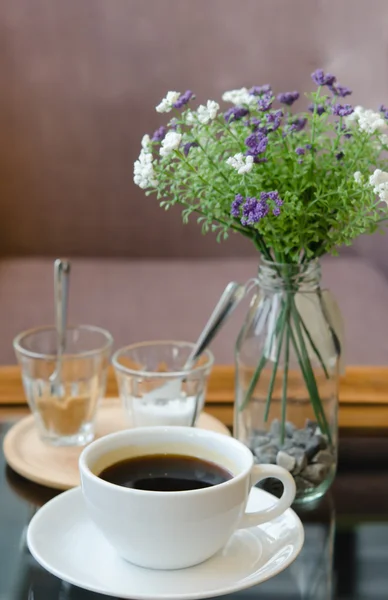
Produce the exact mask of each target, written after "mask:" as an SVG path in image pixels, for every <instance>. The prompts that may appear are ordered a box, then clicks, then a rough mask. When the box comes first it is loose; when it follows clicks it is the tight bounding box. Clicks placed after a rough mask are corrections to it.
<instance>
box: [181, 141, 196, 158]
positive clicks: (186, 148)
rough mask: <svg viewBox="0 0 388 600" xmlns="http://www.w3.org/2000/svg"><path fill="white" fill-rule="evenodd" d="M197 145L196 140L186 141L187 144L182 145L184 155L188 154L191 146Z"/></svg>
mask: <svg viewBox="0 0 388 600" xmlns="http://www.w3.org/2000/svg"><path fill="white" fill-rule="evenodd" d="M197 146H198V142H187V144H184V146H183V154H184V155H185V156H187V155H188V153H189V152H190V149H191V148H196V147H197Z"/></svg>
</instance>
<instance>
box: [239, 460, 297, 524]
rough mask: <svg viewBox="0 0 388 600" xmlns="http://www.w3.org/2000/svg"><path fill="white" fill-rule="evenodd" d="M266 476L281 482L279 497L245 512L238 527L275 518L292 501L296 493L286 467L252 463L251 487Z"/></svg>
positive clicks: (293, 482)
mask: <svg viewBox="0 0 388 600" xmlns="http://www.w3.org/2000/svg"><path fill="white" fill-rule="evenodd" d="M267 477H274V478H276V479H279V481H281V482H282V484H283V486H284V490H283V494H282V496H281V498H280V499H279V500H277V502H276V503H275V504H274V505H272V506H270V507H268V508H264V509H263V510H258V511H255V512H250V513H247V512H246V513H245V514H244V515H243V516H242V518H241V521H240V523H239V525H238V528H239V529H245V528H247V527H256V525H261V524H262V523H266V522H267V521H271V520H272V519H276V517H279V516H280V515H281V514H283V513H284V511H285V510H286V509H287V508H289V507H290V506H291V504H292V503H293V501H294V498H295V493H296V487H295V481H294V478H293V477H292V475H290V473H289V472H288V471H286V469H283V467H278V466H277V465H253V467H252V470H251V481H250V484H251V488H252V486H254V485H255V484H256V483H259V481H262V480H263V479H267Z"/></svg>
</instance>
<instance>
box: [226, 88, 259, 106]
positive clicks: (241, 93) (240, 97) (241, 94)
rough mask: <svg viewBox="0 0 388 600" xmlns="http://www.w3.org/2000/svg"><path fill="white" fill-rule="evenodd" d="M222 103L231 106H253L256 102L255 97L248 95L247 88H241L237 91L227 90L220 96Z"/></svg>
mask: <svg viewBox="0 0 388 600" xmlns="http://www.w3.org/2000/svg"><path fill="white" fill-rule="evenodd" d="M222 99H223V101H224V102H231V103H232V104H236V105H240V104H255V103H256V102H257V98H256V96H253V95H252V94H250V93H249V91H248V90H247V88H245V87H243V88H241V89H239V90H229V92H225V93H224V94H222Z"/></svg>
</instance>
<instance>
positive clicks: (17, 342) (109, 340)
mask: <svg viewBox="0 0 388 600" xmlns="http://www.w3.org/2000/svg"><path fill="white" fill-rule="evenodd" d="M76 329H79V330H81V331H89V332H93V333H100V334H101V335H102V336H104V337H105V343H104V344H103V345H101V346H99V347H98V348H94V349H92V350H84V351H82V352H75V353H74V352H73V353H71V354H69V353H66V352H65V353H64V354H63V356H62V357H61V360H62V361H66V360H73V359H74V358H88V357H91V356H96V355H98V354H101V353H103V352H105V351H107V350H109V349H110V348H112V345H113V336H112V334H111V333H109V331H108V330H107V329H103V328H102V327H97V326H96V325H69V326H68V327H67V328H66V331H74V330H76ZM44 331H54V332H55V331H56V328H55V326H54V325H42V326H40V327H33V328H31V329H26V330H25V331H22V332H21V333H18V335H17V336H16V337H15V338H14V340H13V347H14V350H15V352H18V353H19V354H21V355H22V356H24V357H27V358H34V359H37V360H56V359H57V354H44V353H43V352H35V351H33V350H28V349H27V348H24V347H23V345H22V342H23V339H24V338H26V337H27V336H29V335H34V334H36V333H42V332H44Z"/></svg>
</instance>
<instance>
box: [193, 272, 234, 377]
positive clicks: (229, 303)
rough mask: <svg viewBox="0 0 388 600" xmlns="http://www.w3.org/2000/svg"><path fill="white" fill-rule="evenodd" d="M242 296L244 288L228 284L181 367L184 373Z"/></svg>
mask: <svg viewBox="0 0 388 600" xmlns="http://www.w3.org/2000/svg"><path fill="white" fill-rule="evenodd" d="M244 295H245V286H243V285H241V284H239V283H236V282H235V281H231V282H230V283H228V285H227V286H226V288H225V290H224V292H223V294H222V296H221V298H220V299H219V301H218V302H217V304H216V307H215V308H214V310H213V312H212V314H211V315H210V318H209V320H208V322H207V323H206V325H205V327H204V328H203V330H202V331H201V333H200V336H199V338H198V340H197V342H196V344H195V346H194V348H193V350H192V352H191V353H190V356H189V358H188V359H187V361H186V363H185V365H184V367H183V370H184V371H186V370H189V369H190V368H191V367H192V366H193V365H194V363H195V361H196V360H197V358H198V357H199V356H200V355H201V354H202V353H203V351H204V350H205V349H206V348H207V347H208V345H209V344H210V342H211V341H212V340H213V338H214V337H215V336H216V335H217V333H218V332H219V330H220V329H221V327H222V325H223V324H224V323H225V321H226V319H227V318H228V317H229V316H230V315H231V313H232V312H233V311H234V309H235V308H236V306H237V305H238V304H239V302H240V301H241V300H242V299H243V297H244Z"/></svg>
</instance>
